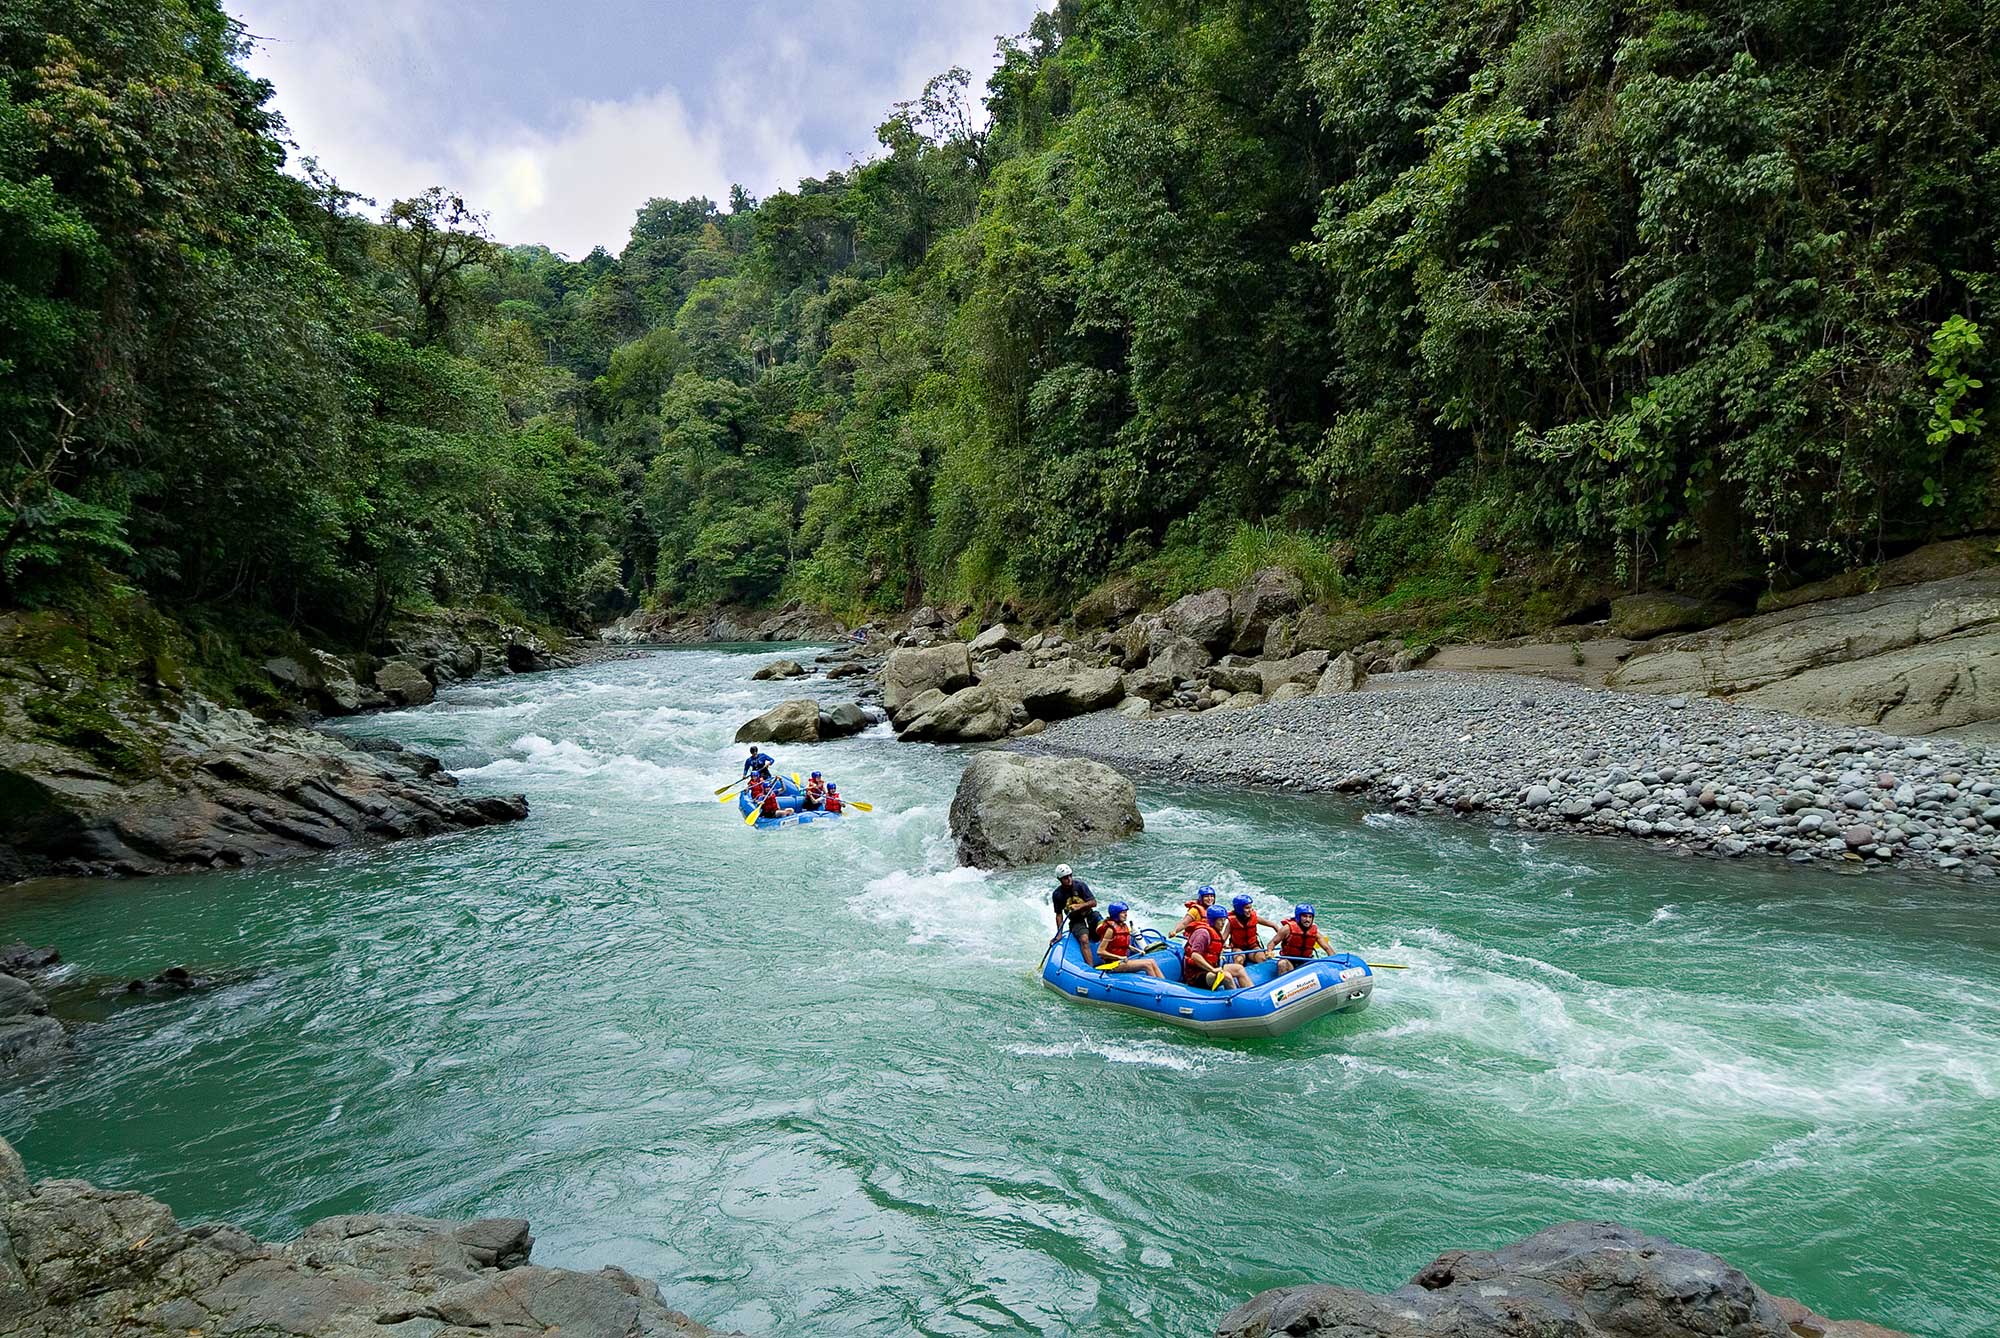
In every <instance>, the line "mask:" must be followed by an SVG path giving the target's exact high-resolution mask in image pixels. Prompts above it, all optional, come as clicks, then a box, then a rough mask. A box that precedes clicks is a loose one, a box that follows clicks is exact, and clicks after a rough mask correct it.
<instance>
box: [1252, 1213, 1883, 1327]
mask: <svg viewBox="0 0 2000 1338" xmlns="http://www.w3.org/2000/svg"><path fill="white" fill-rule="evenodd" d="M1279 1334H1285V1335H1300V1336H1303V1335H1310V1334H1326V1335H1329V1338H1334V1336H1335V1335H1337V1336H1338V1338H1527V1336H1528V1335H1531V1334H1552V1335H1553V1334H1560V1335H1563V1338H1798V1336H1799V1335H1807V1334H1814V1335H1823V1336H1824V1338H1868V1336H1869V1335H1883V1336H1885V1338H1896V1336H1895V1335H1892V1334H1890V1332H1889V1331H1888V1330H1886V1329H1880V1328H1877V1327H1876V1326H1874V1325H1872V1324H1842V1323H1840V1322H1836V1321H1829V1320H1823V1319H1821V1318H1820V1317H1819V1316H1817V1315H1814V1314H1812V1312H1811V1311H1809V1310H1806V1309H1805V1308H1804V1307H1803V1306H1800V1305H1798V1304H1797V1303H1796V1302H1784V1301H1781V1300H1780V1299H1779V1298H1777V1297H1775V1296H1772V1295H1771V1294H1770V1293H1769V1292H1767V1291H1765V1290H1763V1289H1762V1288H1761V1287H1758V1286H1757V1285H1756V1284H1755V1283H1753V1282H1751V1281H1750V1279H1748V1278H1746V1277H1744V1276H1743V1274H1742V1273H1740V1272H1738V1271H1737V1270H1736V1269H1734V1268H1731V1267H1730V1266H1729V1265H1728V1264H1726V1263H1724V1262H1723V1261H1722V1260H1720V1259H1718V1258H1716V1257H1715V1256H1714V1255H1712V1254H1705V1253H1703V1252H1702V1251H1700V1250H1692V1249H1688V1248H1687V1247H1685V1246H1681V1245H1676V1244H1674V1243H1673V1242H1672V1241H1669V1240H1664V1239H1661V1238H1660V1237H1658V1236H1647V1235H1643V1234H1641V1233H1640V1232H1637V1231H1634V1230H1632V1229H1631V1228H1630V1227H1624V1226H1619V1225H1617V1224H1616V1223H1612V1222H1568V1223H1564V1224H1563V1225H1560V1226H1552V1227H1549V1228H1547V1229H1546V1230H1543V1231H1538V1232H1536V1233H1535V1234H1534V1235H1532V1236H1529V1237H1528V1238H1527V1239H1525V1240H1522V1241H1517V1242H1515V1243H1514V1244H1512V1245H1508V1246H1506V1247H1504V1248H1502V1249H1498V1250H1451V1251H1448V1252H1446V1253H1444V1254H1441V1255H1439V1256H1438V1257H1437V1258H1436V1259H1435V1260H1433V1261H1432V1262H1431V1263H1429V1264H1428V1265H1426V1266H1425V1267H1424V1268H1423V1269H1422V1270H1421V1271H1420V1272H1418V1274H1417V1275H1416V1276H1415V1277H1414V1278H1412V1279H1410V1281H1409V1283H1408V1285H1406V1286H1403V1287H1399V1288H1397V1289H1396V1290H1395V1291H1394V1292H1391V1293H1390V1294H1389V1295H1387V1296H1376V1295H1372V1294H1370V1293H1368V1292H1364V1291H1359V1290H1356V1289H1355V1288H1352V1287H1327V1286H1307V1287H1279V1288H1275V1289H1273V1290H1271V1291H1267V1292H1263V1293H1261V1294H1259V1295H1257V1296H1255V1297H1252V1298H1251V1299H1250V1300H1248V1301H1246V1302H1244V1303H1243V1304H1242V1305H1240V1306H1238V1307H1236V1309H1234V1310H1232V1311H1230V1312H1229V1313H1228V1314H1227V1315H1225V1316H1224V1317H1223V1320H1222V1323H1221V1324H1220V1325H1218V1326H1217V1328H1216V1338H1273V1336H1274V1335H1279Z"/></svg>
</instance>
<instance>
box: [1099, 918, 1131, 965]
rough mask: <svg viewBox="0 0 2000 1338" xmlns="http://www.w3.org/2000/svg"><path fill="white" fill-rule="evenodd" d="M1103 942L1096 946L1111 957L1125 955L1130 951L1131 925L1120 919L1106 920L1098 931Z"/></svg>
mask: <svg viewBox="0 0 2000 1338" xmlns="http://www.w3.org/2000/svg"><path fill="white" fill-rule="evenodd" d="M1097 933H1098V937H1099V938H1101V939H1102V940H1103V942H1101V943H1099V944H1098V947H1099V948H1100V949H1102V950H1103V951H1104V952H1107V953H1109V954H1111V955H1112V956H1113V957H1126V956H1129V955H1130V954H1131V952H1132V926H1131V925H1130V924H1128V923H1126V922H1124V921H1121V920H1106V921H1105V922H1104V925H1103V927H1102V928H1100V929H1099V930H1098V931H1097Z"/></svg>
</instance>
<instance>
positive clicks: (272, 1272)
mask: <svg viewBox="0 0 2000 1338" xmlns="http://www.w3.org/2000/svg"><path fill="white" fill-rule="evenodd" d="M533 1249H534V1237H533V1236H532V1235H530V1234H529V1229H528V1224H527V1223H526V1222H524V1221H521V1220H519V1219H518V1218H487V1219H482V1220H479V1221H473V1222H445V1221H438V1220H435V1219H432V1218H425V1217H411V1216H407V1215H404V1214H400V1213H397V1214H383V1215H380V1216H377V1215H362V1214H354V1215H348V1216H343V1217H330V1218H327V1219H325V1220H324V1221H321V1222H316V1223H314V1224H313V1225H311V1226H309V1227H307V1228H306V1229H305V1232H304V1233H303V1234H302V1235H301V1236H300V1237H299V1239H298V1240H296V1241H292V1242H290V1243H288V1244H282V1245H268V1244H264V1243H262V1242H259V1241H257V1240H254V1239H252V1238H251V1237H250V1236H249V1235H248V1234H247V1233H245V1232H243V1231H239V1230H237V1229H236V1228H235V1227H230V1226H196V1227H183V1226H181V1224H180V1223H179V1222H177V1221H175V1220H174V1216H173V1214H172V1213H171V1212H170V1211H169V1210H168V1209H167V1207H166V1206H165V1205H164V1204H161V1203H160V1202H158V1201H157V1200H155V1199H150V1198H147V1197H146V1196H145V1195H143V1194H131V1193H119V1192H114V1191H111V1190H103V1189H98V1188H96V1187H95V1186H93V1185H89V1184H86V1183H84V1182H83V1181H81V1180H45V1181H43V1182H42V1183H40V1184H39V1185H31V1184H30V1183H29V1181H28V1175H27V1171H26V1168H25V1167H23V1166H22V1164H21V1158H20V1156H19V1154H17V1153H16V1152H15V1151H14V1149H13V1147H12V1146H10V1145H9V1144H7V1143H6V1142H5V1141H4V1140H0V1294H4V1297H5V1313H6V1320H5V1326H6V1332H7V1333H8V1334H10V1335H14V1336H15V1338H169V1335H172V1336H173V1338H182V1336H183V1335H186V1334H190V1333H195V1334H245V1335H250V1334H256V1335H265V1334H272V1335H275V1334H285V1335H292V1336H294V1338H404V1336H405V1335H407V1336H408V1338H428V1336H429V1335H441V1336H444V1335H452V1334H475V1333H476V1334H481V1335H485V1336H486V1338H531V1336H533V1338H539V1336H540V1335H543V1334H554V1333H561V1334H562V1335H563V1336H564V1338H718V1336H717V1335H716V1333H715V1331H714V1330H712V1329H709V1328H708V1327H706V1326H705V1325H703V1324H700V1323H698V1322H696V1321H695V1320H692V1319H690V1318H688V1317H687V1316H686V1315H683V1314H681V1313H680V1312H679V1311H677V1310H674V1309H671V1308H670V1307H668V1306H667V1304H666V1303H665V1302H664V1301H663V1300H662V1299H661V1297H660V1289H659V1287H658V1285H657V1284H655V1283H652V1282H649V1281H646V1280H645V1279H643V1278H638V1277H634V1276H633V1275H632V1274H630V1273H627V1272H625V1271H624V1270H623V1269H619V1268H604V1269H600V1270H599V1271H597V1272H595V1273H580V1272H573V1271H571V1270H569V1269H561V1268H541V1267H537V1266H536V1265H534V1264H532V1263H530V1262H529V1260H530V1256H531V1254H532V1251H533Z"/></svg>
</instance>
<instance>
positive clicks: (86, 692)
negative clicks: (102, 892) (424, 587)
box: [0, 684, 528, 879]
mask: <svg viewBox="0 0 2000 1338" xmlns="http://www.w3.org/2000/svg"><path fill="white" fill-rule="evenodd" d="M99 694H101V695H99ZM64 707H65V709H66V710H67V711H68V712H69V714H68V715H66V716H62V717H57V720H58V724H57V725H56V726H54V727H38V717H37V715H36V711H35V707H34V704H33V701H32V700H30V701H29V702H28V705H27V706H26V707H25V708H23V707H22V699H21V698H17V697H12V696H10V695H9V694H8V693H7V692H6V691H4V685H0V816H4V818H5V822H4V824H0V879H5V878H8V877H28V876H32V875H34V874H38V873H75V874H93V875H94V874H157V873H169V872H175V871H182V870H189V869H205V868H228V867H235V866H239V865H245V864H252V863H258V862H262V861H265V860H271V859H279V858H283V857H286V856H292V855H303V854H312V853H316V852H320V851H329V850H338V849H341V848H343V847H346V846H350V845H354V844H357V843H361V842H368V841H381V840H393V839H396V838H400V837H410V836H430V835H435V834H437V833H441V832H448V831H456V830H460V829H463V828H469V827H484V826H488V825H490V824H494V823H502V822H514V821H518V820H519V819H521V818H524V817H526V816H527V812H528V805H527V800H526V799H524V798H523V797H521V796H520V795H513V796H509V797H502V796H485V797H478V798H468V797H464V796H461V795H459V794H457V793H456V792H455V790H454V786H455V785H456V782H455V781H454V780H453V779H452V778H451V777H450V776H449V775H446V774H444V773H443V772H442V771H441V770H440V768H439V766H438V764H437V761H436V759H434V758H430V757H427V756H425V755H424V754H422V753H416V752H411V751H407V750H404V749H401V748H395V747H388V748H384V747H381V746H379V745H377V746H375V747H371V748H362V747H357V746H353V745H350V744H348V743H345V742H343V741H342V740H340V739H337V738H333V737H330V736H328V735H325V734H320V733H317V732H315V731H312V730H307V729H300V728H294V727H290V726H280V725H270V724H266V723H265V722H263V721H261V720H258V719H256V718H255V717H254V716H251V715H250V714H249V713H247V712H244V711H239V710H234V709H231V708H225V707H221V706H217V705H215V704H214V703H213V702H210V701H208V700H206V699H204V698H202V697H200V696H197V695H195V694H193V693H185V694H174V695H172V696H169V697H167V698H166V699H164V700H160V701H148V700H145V699H142V698H138V697H134V696H129V695H128V696H121V695H119V694H118V693H116V692H115V691H106V690H103V689H101V688H96V687H93V686H92V685H86V684H78V685H75V686H74V687H73V688H72V690H71V695H70V696H69V697H68V698H67V699H66V701H65V702H64ZM47 718H49V717H47V716H46V715H43V716H41V717H40V719H47Z"/></svg>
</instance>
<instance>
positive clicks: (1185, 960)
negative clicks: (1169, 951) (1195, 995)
mask: <svg viewBox="0 0 2000 1338" xmlns="http://www.w3.org/2000/svg"><path fill="white" fill-rule="evenodd" d="M1228 918H1229V912H1228V911H1225V910H1223V909H1222V907H1220V906H1210V907H1209V908H1208V920H1207V922H1206V923H1204V924H1199V925H1196V926H1195V927H1194V928H1193V929H1191V930H1189V931H1188V940H1187V946H1186V947H1185V948H1183V949H1181V983H1182V984H1184V985H1192V986H1194V987H1195V988H1196V989H1198V990H1214V989H1221V988H1222V987H1223V986H1225V985H1227V986H1228V987H1229V988H1231V989H1239V990H1246V989H1249V988H1250V973H1249V972H1247V971H1245V970H1244V969H1243V968H1242V967H1240V966H1238V965H1237V964H1236V963H1234V962H1228V963H1224V962H1222V961H1221V957H1222V922H1223V921H1224V920H1227V919H1228Z"/></svg>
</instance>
